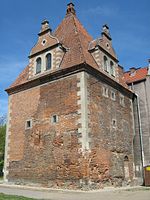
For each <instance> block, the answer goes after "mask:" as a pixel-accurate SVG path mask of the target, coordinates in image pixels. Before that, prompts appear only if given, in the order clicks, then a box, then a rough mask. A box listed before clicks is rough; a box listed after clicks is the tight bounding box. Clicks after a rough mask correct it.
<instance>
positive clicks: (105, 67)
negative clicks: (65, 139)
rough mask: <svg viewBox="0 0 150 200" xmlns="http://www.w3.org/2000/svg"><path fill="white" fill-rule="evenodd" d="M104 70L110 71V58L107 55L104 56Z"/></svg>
mask: <svg viewBox="0 0 150 200" xmlns="http://www.w3.org/2000/svg"><path fill="white" fill-rule="evenodd" d="M104 70H105V71H106V72H108V59H107V57H106V56H104Z"/></svg>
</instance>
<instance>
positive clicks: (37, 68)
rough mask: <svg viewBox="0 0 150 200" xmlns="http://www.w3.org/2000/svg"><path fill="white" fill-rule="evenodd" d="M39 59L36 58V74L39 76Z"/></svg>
mask: <svg viewBox="0 0 150 200" xmlns="http://www.w3.org/2000/svg"><path fill="white" fill-rule="evenodd" d="M41 63H42V61H41V58H37V60H36V74H39V73H41Z"/></svg>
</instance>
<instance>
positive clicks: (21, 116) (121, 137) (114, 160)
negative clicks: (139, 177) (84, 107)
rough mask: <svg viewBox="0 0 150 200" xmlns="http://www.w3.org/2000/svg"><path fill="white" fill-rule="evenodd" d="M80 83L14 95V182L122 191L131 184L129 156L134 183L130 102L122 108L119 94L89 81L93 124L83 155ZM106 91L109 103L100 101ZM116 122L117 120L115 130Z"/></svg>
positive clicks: (63, 83)
mask: <svg viewBox="0 0 150 200" xmlns="http://www.w3.org/2000/svg"><path fill="white" fill-rule="evenodd" d="M79 77H80V76H77V75H73V76H70V77H66V78H64V79H60V80H57V81H54V82H51V83H48V84H45V85H42V86H39V87H36V88H32V89H30V90H26V91H24V92H20V93H17V94H13V95H12V100H11V105H12V106H11V113H10V116H11V119H10V127H11V129H10V134H11V136H10V144H9V147H10V152H9V157H10V159H9V168H8V170H9V173H8V177H7V178H8V180H9V181H10V182H17V183H23V184H25V183H35V184H40V185H41V184H42V185H43V186H48V187H61V188H81V187H84V188H85V187H91V188H93V189H96V188H100V187H103V186H106V185H122V183H124V182H125V183H127V180H125V173H124V157H125V156H128V158H129V174H130V180H132V178H133V158H132V155H133V154H132V140H133V134H132V133H133V130H132V128H133V124H132V112H131V101H130V99H129V98H128V97H127V96H125V97H124V98H125V105H124V106H121V105H120V103H119V98H120V93H119V92H118V91H117V89H116V90H115V89H113V86H112V87H110V86H108V85H106V84H104V83H103V82H101V81H99V80H98V79H95V78H93V77H92V76H91V75H87V76H85V77H86V79H87V80H86V84H85V85H86V87H87V96H88V99H87V103H88V112H87V113H88V114H87V115H88V116H85V119H86V117H87V120H88V122H89V124H88V127H87V131H88V133H87V139H89V140H88V141H89V142H90V149H88V150H85V151H83V152H82V151H81V149H82V147H81V145H82V142H81V136H82V133H81V134H79V132H78V130H79V128H80V127H81V124H80V123H81V121H80V120H79V119H80V117H81V114H80V112H78V111H79V110H80V109H81V105H80V104H79V101H78V100H80V96H79V93H78V91H79V90H80V89H81V88H80V87H78V83H79V82H80V81H81V80H80V78H79ZM81 77H82V76H81ZM82 81H83V80H82ZM103 86H106V87H108V97H104V96H103V95H102V93H103V92H102V87H103ZM85 89H86V88H85ZM111 90H113V91H115V93H116V100H115V101H113V100H112V99H111V98H110V94H111V93H110V91H111ZM77 93H78V94H77ZM81 96H82V95H81ZM81 102H82V103H83V99H82V101H81ZM53 115H58V123H56V124H54V123H52V122H51V117H52V116H53ZM28 119H32V123H33V127H32V129H28V130H25V122H26V120H28ZM112 119H116V123H117V124H116V127H115V128H113V127H112ZM84 134H85V133H84Z"/></svg>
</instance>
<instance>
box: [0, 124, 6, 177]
mask: <svg viewBox="0 0 150 200" xmlns="http://www.w3.org/2000/svg"><path fill="white" fill-rule="evenodd" d="M5 135H6V125H3V126H0V176H1V175H2V174H3V166H4V152H5Z"/></svg>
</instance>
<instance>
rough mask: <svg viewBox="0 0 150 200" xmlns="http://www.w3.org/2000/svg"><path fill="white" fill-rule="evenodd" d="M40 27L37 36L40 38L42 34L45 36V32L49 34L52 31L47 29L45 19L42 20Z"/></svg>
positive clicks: (47, 23) (47, 25)
mask: <svg viewBox="0 0 150 200" xmlns="http://www.w3.org/2000/svg"><path fill="white" fill-rule="evenodd" d="M41 25H42V26H41V31H40V33H39V34H38V35H39V36H41V35H43V34H45V33H47V32H50V33H51V32H52V29H51V28H50V27H49V22H48V21H47V20H46V19H44V20H43V22H42V23H41Z"/></svg>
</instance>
